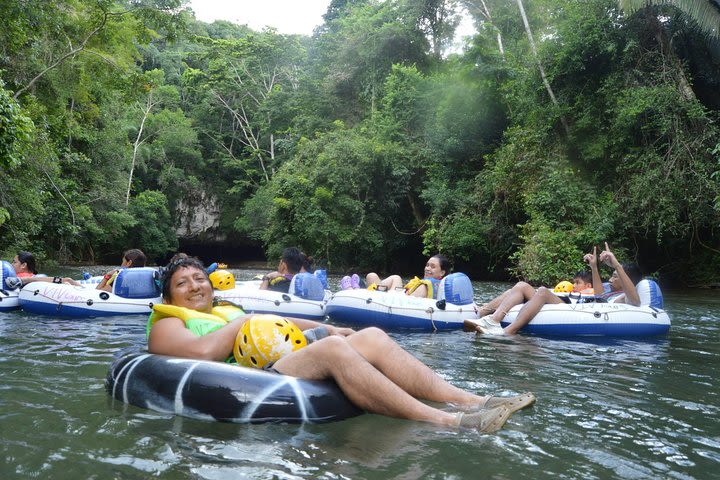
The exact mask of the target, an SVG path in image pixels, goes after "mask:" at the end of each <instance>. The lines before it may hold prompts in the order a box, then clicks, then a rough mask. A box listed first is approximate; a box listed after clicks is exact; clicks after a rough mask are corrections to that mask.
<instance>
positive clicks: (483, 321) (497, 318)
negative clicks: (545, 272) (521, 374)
mask: <svg viewBox="0 0 720 480" xmlns="http://www.w3.org/2000/svg"><path fill="white" fill-rule="evenodd" d="M564 283H568V284H569V283H570V282H561V283H559V284H558V286H557V287H555V289H553V290H551V289H549V288H547V287H539V288H538V289H537V290H535V289H534V288H533V287H532V286H531V285H530V284H528V283H525V282H518V283H516V284H515V285H514V286H513V287H512V288H511V289H509V290H506V291H505V292H504V293H502V294H500V295H499V296H497V297H495V298H494V299H493V300H491V301H490V302H489V303H487V304H486V305H483V306H482V307H481V308H480V311H481V312H482V311H488V310H491V309H494V312H492V315H485V316H482V317H480V318H479V319H478V320H475V319H471V320H465V321H464V322H463V324H464V325H463V329H464V330H465V331H467V332H477V333H484V334H486V335H503V334H505V335H515V334H516V333H517V332H519V331H520V330H521V329H522V328H523V327H524V326H525V325H527V324H528V323H530V321H531V320H532V319H533V318H535V315H537V314H538V313H539V312H540V310H541V309H542V307H543V305H547V304H551V305H552V304H559V303H566V302H565V299H566V298H563V297H560V296H558V295H556V294H555V293H554V292H555V291H558V287H561V286H564V285H563V284H564ZM568 287H570V288H567V289H562V290H564V291H566V292H568V293H569V292H573V293H580V294H585V295H592V294H594V292H595V291H594V289H593V284H592V273H591V272H588V271H581V272H577V273H576V274H575V275H574V276H573V281H572V284H571V285H568ZM522 303H525V305H523V307H522V308H521V309H520V311H519V312H518V314H517V317H516V318H515V321H514V322H512V323H511V324H510V325H508V326H507V327H505V328H503V327H502V325H500V322H501V321H502V320H503V318H505V315H507V312H508V311H510V309H511V308H512V307H514V306H515V305H520V304H522ZM494 305H498V306H497V308H495V307H494Z"/></svg>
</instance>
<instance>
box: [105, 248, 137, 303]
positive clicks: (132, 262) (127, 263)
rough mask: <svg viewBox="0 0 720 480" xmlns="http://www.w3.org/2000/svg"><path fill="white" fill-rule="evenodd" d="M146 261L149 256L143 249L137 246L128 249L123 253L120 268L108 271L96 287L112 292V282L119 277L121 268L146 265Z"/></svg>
mask: <svg viewBox="0 0 720 480" xmlns="http://www.w3.org/2000/svg"><path fill="white" fill-rule="evenodd" d="M146 261H147V258H146V257H145V254H144V253H143V252H142V250H138V249H137V248H131V249H130V250H126V251H125V253H123V258H122V263H121V264H120V268H116V269H114V270H111V271H109V272H108V273H106V274H105V275H104V276H103V278H102V280H101V281H100V283H99V284H98V286H97V287H95V288H96V289H97V290H105V291H106V292H112V284H113V282H115V278H116V277H117V275H118V273H120V269H122V268H136V267H144V266H145V262H146Z"/></svg>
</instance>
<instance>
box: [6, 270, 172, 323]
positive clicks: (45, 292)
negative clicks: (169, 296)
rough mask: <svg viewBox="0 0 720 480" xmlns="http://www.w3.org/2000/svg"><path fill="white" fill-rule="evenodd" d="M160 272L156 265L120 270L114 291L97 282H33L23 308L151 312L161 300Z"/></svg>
mask: <svg viewBox="0 0 720 480" xmlns="http://www.w3.org/2000/svg"><path fill="white" fill-rule="evenodd" d="M158 276H159V274H158V272H157V271H156V270H155V269H152V268H148V267H142V268H126V269H123V270H120V272H119V273H118V276H117V278H116V279H115V281H114V283H113V291H112V292H106V291H103V290H96V289H95V285H94V284H88V285H83V286H80V287H76V286H73V285H68V284H65V283H59V284H55V283H48V282H32V283H29V284H27V285H25V286H24V287H23V288H22V290H21V291H20V295H19V301H20V307H21V308H22V309H23V310H26V311H28V312H32V313H39V314H41V315H54V316H62V317H102V316H110V315H132V314H142V315H149V314H150V311H151V310H152V306H153V305H154V304H156V303H160V302H161V301H162V298H161V297H160V286H159V282H158V281H157V280H158V278H159V277H158Z"/></svg>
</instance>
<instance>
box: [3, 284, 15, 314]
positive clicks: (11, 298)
mask: <svg viewBox="0 0 720 480" xmlns="http://www.w3.org/2000/svg"><path fill="white" fill-rule="evenodd" d="M19 297H20V289H19V288H16V289H15V290H8V289H5V288H1V289H0V312H9V311H11V310H17V309H18V308H20V298H19Z"/></svg>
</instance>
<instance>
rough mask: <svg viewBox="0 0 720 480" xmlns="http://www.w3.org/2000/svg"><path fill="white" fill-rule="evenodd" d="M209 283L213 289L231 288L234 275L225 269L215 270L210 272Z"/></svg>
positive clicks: (233, 286)
mask: <svg viewBox="0 0 720 480" xmlns="http://www.w3.org/2000/svg"><path fill="white" fill-rule="evenodd" d="M210 283H212V286H213V288H214V289H215V290H232V289H233V288H235V276H234V275H233V274H232V273H230V272H228V271H227V270H215V271H214V272H212V273H211V274H210Z"/></svg>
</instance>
